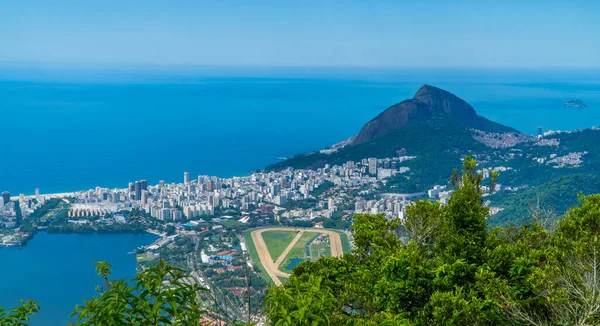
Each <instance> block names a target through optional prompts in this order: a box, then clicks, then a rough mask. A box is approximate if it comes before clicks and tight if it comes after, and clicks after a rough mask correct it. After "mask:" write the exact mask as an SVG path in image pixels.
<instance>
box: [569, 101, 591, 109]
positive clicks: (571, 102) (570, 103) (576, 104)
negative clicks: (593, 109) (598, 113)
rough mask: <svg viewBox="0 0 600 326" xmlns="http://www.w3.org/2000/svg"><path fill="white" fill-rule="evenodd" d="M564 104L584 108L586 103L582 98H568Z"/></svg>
mask: <svg viewBox="0 0 600 326" xmlns="http://www.w3.org/2000/svg"><path fill="white" fill-rule="evenodd" d="M565 106H566V107H569V108H584V107H586V106H587V105H585V103H583V101H582V100H570V101H566V102H565Z"/></svg>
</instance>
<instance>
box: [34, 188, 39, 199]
mask: <svg viewBox="0 0 600 326" xmlns="http://www.w3.org/2000/svg"><path fill="white" fill-rule="evenodd" d="M39 196H40V188H35V198H38V197H39Z"/></svg>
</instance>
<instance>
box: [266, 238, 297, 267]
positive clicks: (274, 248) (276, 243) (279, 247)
mask: <svg viewBox="0 0 600 326" xmlns="http://www.w3.org/2000/svg"><path fill="white" fill-rule="evenodd" d="M297 234H298V232H297V231H266V232H263V233H262V237H263V239H264V240H265V244H266V245H267V248H268V249H269V253H270V254H271V258H273V261H276V260H277V258H279V256H281V254H282V253H283V251H284V250H285V248H287V246H288V245H289V244H290V242H292V239H294V237H295V236H296V235H297Z"/></svg>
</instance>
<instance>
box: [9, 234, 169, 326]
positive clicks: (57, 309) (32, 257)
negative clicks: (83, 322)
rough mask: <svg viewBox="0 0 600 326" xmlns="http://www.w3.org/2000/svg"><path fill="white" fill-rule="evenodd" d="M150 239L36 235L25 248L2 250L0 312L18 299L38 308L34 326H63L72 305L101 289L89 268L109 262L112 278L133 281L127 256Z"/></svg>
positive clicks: (132, 267)
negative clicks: (103, 261) (35, 303)
mask: <svg viewBox="0 0 600 326" xmlns="http://www.w3.org/2000/svg"><path fill="white" fill-rule="evenodd" d="M156 238H157V237H156V236H155V235H152V234H140V235H134V234H102V235H99V234H86V235H78V234H47V233H39V234H37V235H36V236H35V238H34V239H33V240H31V241H30V242H29V243H28V244H27V246H25V247H23V248H12V247H11V248H6V247H4V248H0V266H1V268H0V306H3V307H5V308H7V307H8V308H10V307H14V306H16V305H17V304H18V303H19V300H20V299H32V300H35V301H37V302H38V304H39V306H40V312H39V313H38V314H37V315H35V316H34V317H33V318H32V320H31V325H33V326H56V325H66V324H67V321H68V317H69V314H71V312H73V310H74V308H75V305H76V304H82V303H83V299H87V298H91V297H92V296H93V295H94V294H96V292H95V290H94V289H95V286H96V285H100V284H101V283H102V282H100V281H99V278H98V276H97V275H96V274H95V272H94V268H95V266H94V265H93V262H96V261H100V260H107V261H109V262H110V263H111V264H112V266H113V274H112V275H113V277H114V278H122V277H128V278H131V277H135V264H136V262H135V255H133V254H128V252H130V251H133V250H135V249H136V248H137V247H139V246H141V245H148V244H150V243H152V242H153V241H154V240H155V239H156Z"/></svg>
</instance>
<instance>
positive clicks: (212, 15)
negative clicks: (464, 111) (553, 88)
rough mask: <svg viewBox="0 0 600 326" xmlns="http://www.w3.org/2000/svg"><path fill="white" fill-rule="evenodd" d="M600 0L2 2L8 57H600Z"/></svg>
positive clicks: (225, 62)
mask: <svg viewBox="0 0 600 326" xmlns="http://www.w3.org/2000/svg"><path fill="white" fill-rule="evenodd" d="M598 17H600V1H576V0H571V1H551V0H548V1H536V0H531V1H510V0H509V1H484V0H476V1H418V2H417V1H411V3H408V1H400V0H397V1H352V0H346V1H341V0H340V1H328V0H318V1H316V0H315V1H286V0H277V1H200V0H195V1H184V0H180V1H164V0H163V1H154V0H144V1H139V0H138V1H129V0H119V1H111V0H102V1H96V0H85V1H81V0H77V1H60V0H55V1H46V0H28V1H21V0H3V1H1V2H0V63H3V64H9V65H10V64H16V63H25V64H29V63H35V64H50V65H60V64H63V65H64V64H68V65H118V66H138V65H167V66H168V65H202V66H238V65H244V66H358V67H362V66H364V67H373V66H379V67H574V66H576V67H596V68H597V67H600V19H598Z"/></svg>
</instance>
